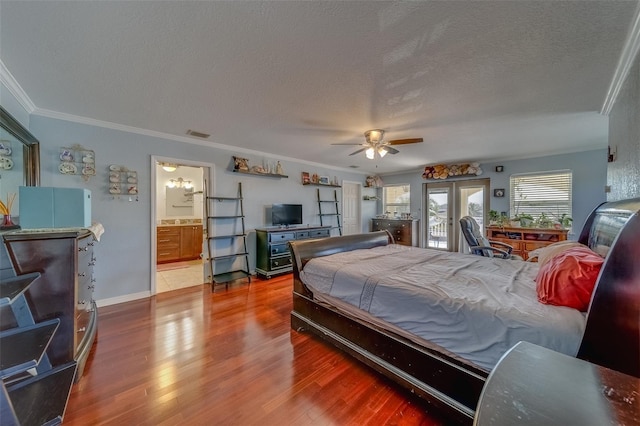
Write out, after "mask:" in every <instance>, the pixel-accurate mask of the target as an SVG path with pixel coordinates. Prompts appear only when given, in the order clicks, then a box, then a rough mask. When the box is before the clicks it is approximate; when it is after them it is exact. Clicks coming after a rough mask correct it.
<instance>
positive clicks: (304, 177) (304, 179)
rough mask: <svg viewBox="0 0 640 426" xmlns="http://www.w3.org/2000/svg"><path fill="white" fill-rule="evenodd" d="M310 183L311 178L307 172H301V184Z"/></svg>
mask: <svg viewBox="0 0 640 426" xmlns="http://www.w3.org/2000/svg"><path fill="white" fill-rule="evenodd" d="M310 182H311V176H309V172H302V184H303V185H306V184H308V183H310Z"/></svg>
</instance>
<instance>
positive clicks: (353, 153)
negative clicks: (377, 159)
mask: <svg viewBox="0 0 640 426" xmlns="http://www.w3.org/2000/svg"><path fill="white" fill-rule="evenodd" d="M365 149H367V148H360V149H359V150H357V151H353V152H352V153H351V154H349V155H356V154H358V153H360V152H362V151H364V150H365Z"/></svg>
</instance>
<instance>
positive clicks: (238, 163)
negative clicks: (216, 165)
mask: <svg viewBox="0 0 640 426" xmlns="http://www.w3.org/2000/svg"><path fill="white" fill-rule="evenodd" d="M233 168H234V170H243V171H245V172H248V171H249V160H248V159H246V158H242V157H236V156H235V155H234V156H233Z"/></svg>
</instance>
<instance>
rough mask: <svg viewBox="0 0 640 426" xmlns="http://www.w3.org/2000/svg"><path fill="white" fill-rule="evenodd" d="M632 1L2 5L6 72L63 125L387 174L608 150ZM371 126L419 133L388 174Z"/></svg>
mask: <svg viewBox="0 0 640 426" xmlns="http://www.w3.org/2000/svg"><path fill="white" fill-rule="evenodd" d="M637 6H638V3H637V2H636V1H588V2H587V1H584V2H583V1H563V2H561V1H512V2H506V1H500V2H492V1H483V2H475V1H473V2H470V1H447V2H445V1H438V2H384V1H375V2H374V1H371V2H360V1H346V2H345V1H339V2H334V1H314V2H291V1H289V2H275V1H267V2H253V1H243V2H213V1H211V2H207V1H204V2H184V1H166V2H159V1H154V2H150V1H145V2H115V1H100V2H98V1H91V2H89V1H86V2H71V1H69V2H67V1H64V2H63V1H17V2H14V1H5V0H1V1H0V18H1V21H0V59H1V60H2V62H3V63H4V65H5V67H6V68H7V69H8V70H9V71H10V72H11V74H12V75H13V76H14V77H15V79H16V80H17V82H18V83H19V84H20V86H21V87H22V89H23V90H24V91H25V92H26V93H27V94H28V96H29V97H30V98H31V100H32V101H33V103H34V104H35V105H36V107H37V110H36V113H38V112H39V111H46V110H49V111H55V112H58V113H64V114H70V115H75V116H79V117H84V118H90V119H96V120H102V121H105V122H111V123H117V124H119V125H126V126H133V127H137V128H140V129H147V130H152V131H157V132H163V133H166V134H170V135H177V136H181V137H184V136H185V132H186V131H187V129H193V130H197V131H201V132H205V133H209V134H211V138H210V141H211V143H217V144H224V145H231V146H236V147H241V148H245V149H253V150H258V151H261V152H266V153H270V154H273V155H275V156H286V157H289V158H296V159H301V160H306V161H312V162H318V163H325V164H331V165H333V166H336V167H348V166H350V165H357V166H360V168H361V169H362V170H367V171H372V172H378V173H383V172H393V171H399V170H406V169H412V168H417V167H420V166H423V165H425V164H433V163H436V162H449V161H469V160H475V161H480V162H482V161H488V160H498V159H508V158H522V157H530V156H537V155H546V154H551V153H561V152H562V153H564V152H575V151H580V150H584V149H595V148H602V147H606V145H607V119H606V117H603V116H601V115H599V114H598V111H599V110H600V108H601V107H602V103H603V101H604V99H605V97H606V94H607V89H608V87H609V84H610V82H611V79H612V77H613V74H614V70H615V68H616V64H617V62H618V58H619V57H620V53H621V50H622V47H623V44H624V41H625V38H626V36H627V32H628V30H629V26H630V23H631V19H632V18H633V15H634V13H635V10H636V8H637ZM371 128H382V129H386V130H387V138H388V139H398V138H410V137H423V138H424V139H425V142H424V143H422V144H416V145H406V146H401V147H399V150H400V153H398V154H396V155H388V156H387V157H385V158H384V159H382V160H380V159H377V160H374V161H371V160H366V159H365V157H364V155H363V154H359V155H357V156H353V157H350V156H349V155H348V154H349V153H350V152H352V151H354V150H355V149H357V148H358V147H349V146H332V145H331V143H344V142H349V141H353V142H354V143H355V142H360V141H362V140H363V139H364V138H363V136H362V133H363V132H364V131H365V130H367V129H371Z"/></svg>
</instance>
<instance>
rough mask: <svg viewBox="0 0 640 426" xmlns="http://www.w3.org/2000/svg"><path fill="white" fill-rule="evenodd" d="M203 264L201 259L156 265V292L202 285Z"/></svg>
mask: <svg viewBox="0 0 640 426" xmlns="http://www.w3.org/2000/svg"><path fill="white" fill-rule="evenodd" d="M203 270H204V264H203V263H202V261H201V260H192V261H188V262H175V263H164V264H160V265H157V267H156V292H157V293H163V292H165V291H171V290H178V289H180V288H185V287H193V286H196V285H202V284H203V283H204V278H203Z"/></svg>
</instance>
